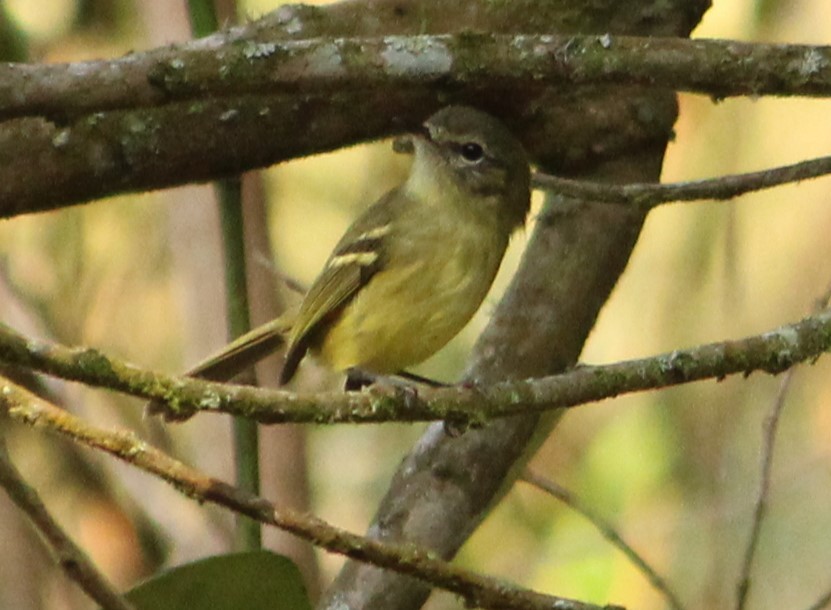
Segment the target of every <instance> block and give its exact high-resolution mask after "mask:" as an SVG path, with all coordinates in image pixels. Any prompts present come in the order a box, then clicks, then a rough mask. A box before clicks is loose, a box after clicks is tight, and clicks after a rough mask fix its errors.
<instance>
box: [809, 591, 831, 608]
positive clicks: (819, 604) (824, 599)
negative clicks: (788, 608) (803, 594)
mask: <svg viewBox="0 0 831 610" xmlns="http://www.w3.org/2000/svg"><path fill="white" fill-rule="evenodd" d="M829 604H831V590H829V591H827V592H826V593H825V595H823V596H821V597H820V598H819V599H818V600H817V601H815V602H814V603H813V604H811V605H810V606H809V607H808V610H822V609H823V608H826V607H828V605H829Z"/></svg>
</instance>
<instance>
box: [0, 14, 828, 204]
mask: <svg viewBox="0 0 831 610" xmlns="http://www.w3.org/2000/svg"><path fill="white" fill-rule="evenodd" d="M264 23H268V22H265V21H263V22H257V23H253V24H250V25H248V26H246V27H245V28H237V29H234V30H229V31H228V32H225V33H222V34H217V35H215V36H212V37H209V38H206V39H201V40H198V41H193V42H191V43H187V44H184V45H181V46H178V47H165V48H162V49H155V50H152V51H148V52H145V53H135V54H131V55H128V56H126V57H124V58H119V59H114V60H100V61H94V62H84V63H77V64H46V65H27V64H4V65H2V66H0V83H2V85H1V86H0V119H7V120H8V119H22V118H23V119H25V120H17V121H10V122H8V121H7V122H6V123H5V124H3V125H2V129H0V159H2V158H3V157H4V156H6V155H8V160H9V163H7V164H6V165H7V166H8V167H9V170H8V171H9V174H8V177H6V176H2V175H0V178H2V179H0V184H2V185H4V186H0V217H2V216H11V215H14V214H17V213H21V212H23V211H37V210H41V209H49V208H50V207H52V206H56V205H60V204H61V203H74V202H78V201H82V200H84V199H89V198H94V197H101V196H103V195H106V194H110V193H113V192H119V191H125V190H143V189H152V188H159V187H164V186H171V185H176V184H182V183H185V182H190V181H200V180H207V179H210V178H215V177H218V176H222V175H227V174H229V173H233V172H238V171H242V170H246V169H252V168H256V167H262V166H265V165H269V164H273V163H275V162H278V161H282V160H285V159H288V158H292V157H295V156H299V155H303V154H308V153H311V152H317V151H320V150H326V149H331V148H335V147H337V146H342V145H345V144H350V143H354V142H355V141H357V140H361V139H368V138H372V137H377V136H378V135H381V133H387V134H388V133H390V132H392V131H395V127H394V126H392V120H391V119H392V117H393V114H394V113H392V112H389V110H391V109H392V108H394V107H395V101H394V100H396V99H400V100H405V99H406V100H409V101H411V102H413V103H412V104H408V105H407V107H408V108H409V111H407V112H404V111H401V112H399V113H398V114H399V115H400V116H398V120H399V121H400V123H399V128H400V127H401V126H412V124H413V123H414V122H415V121H416V120H418V119H420V118H422V113H418V112H414V111H413V109H414V108H418V107H420V106H421V107H423V108H426V109H428V110H429V109H432V108H434V107H435V106H437V105H438V100H439V99H445V100H450V99H453V100H457V101H467V102H469V103H477V102H478V101H481V100H482V99H483V98H486V99H488V98H490V99H498V98H499V96H500V92H503V91H505V90H510V91H511V92H512V95H513V96H521V97H522V96H530V95H533V94H534V93H535V92H539V91H541V90H542V88H543V87H552V86H554V87H558V86H561V87H562V86H568V87H573V86H574V85H575V84H578V85H597V84H604V85H629V86H631V85H645V86H650V87H658V88H662V89H667V88H669V89H678V90H687V91H696V92H700V93H707V94H709V95H712V96H714V97H719V98H720V97H725V96H728V95H815V96H828V95H831V48H829V47H820V46H806V45H765V44H751V43H739V42H734V41H718V40H694V41H691V40H686V39H676V38H639V37H627V36H610V35H608V34H605V35H602V36H563V35H556V36H555V35H548V34H546V35H536V36H534V35H521V36H516V35H494V34H474V33H463V34H455V35H450V34H445V35H434V36H384V37H371V38H334V37H333V38H331V39H329V38H326V39H322V38H315V39H310V40H287V39H282V40H281V38H280V37H281V36H284V33H283V32H282V31H281V30H280V29H279V28H275V29H274V31H273V32H272V37H269V35H268V34H269V30H268V29H267V28H266V27H265V26H264V25H263V24H264ZM334 92H337V94H338V95H337V96H335V97H336V98H337V100H339V101H340V102H341V103H342V104H343V106H342V108H343V109H344V111H343V112H344V113H348V112H349V111H347V110H346V109H347V108H350V107H352V106H355V105H357V106H358V107H360V108H364V109H365V112H364V116H367V117H369V116H376V117H378V118H376V119H375V120H373V121H368V122H365V121H359V122H357V125H353V126H351V127H346V126H343V125H340V126H336V125H333V124H331V123H330V122H329V121H331V119H328V120H324V121H320V120H319V119H318V120H317V121H316V120H315V119H316V118H318V116H317V113H318V112H319V110H317V107H318V105H319V104H321V103H322V102H323V101H324V100H327V101H328V102H329V103H330V104H331V105H332V106H331V107H335V106H336V101H335V100H333V99H332V94H333V93H334ZM381 93H383V96H381V95H380V94H381ZM572 94H573V93H571V92H570V94H569V95H572ZM377 96H380V97H377ZM376 97H377V101H376V102H375V103H376V104H378V105H384V106H385V107H386V108H387V109H389V110H388V112H387V113H385V114H384V113H382V114H381V115H378V112H377V108H375V109H373V105H374V103H373V102H372V100H373V98H376ZM358 99H360V100H361V103H360V104H358V103H357V100H358ZM382 99H386V100H387V103H386V104H381V100H382ZM332 116H337V114H333V115H332ZM384 116H386V117H387V119H386V121H383V120H380V119H381V118H382V117H384ZM44 119H45V120H44ZM310 123H311V124H313V125H314V127H315V128H314V129H312V130H311V131H310V132H309V133H307V134H306V135H303V134H302V133H300V132H297V131H296V129H292V127H291V126H292V125H299V126H303V128H304V129H306V128H307V126H308V125H309V124H310ZM263 131H268V132H269V133H272V134H273V138H269V139H263V138H261V137H260V136H261V134H262V133H263ZM307 131H308V130H307ZM226 132H227V133H226ZM231 132H233V138H234V139H235V140H236V141H237V142H239V146H238V147H237V148H230V149H229V147H228V146H227V142H229V141H231V139H232V138H231V137H230V133H231ZM24 140H25V142H26V144H25V146H22V147H21V146H20V142H21V141H24ZM247 140H250V141H247ZM594 144H595V146H596V147H597V149H598V150H602V148H603V146H602V145H601V144H599V143H597V142H595V143H594ZM7 148H8V151H6V149H7ZM12 149H13V151H12ZM12 152H13V154H12ZM194 158H202V162H201V163H198V164H195V163H188V162H187V160H188V159H194ZM27 168H28V169H27ZM81 169H85V170H86V171H84V172H80V173H79V171H80V170H81ZM33 171H38V172H39V173H40V177H41V179H40V180H39V181H33V180H26V179H25V177H26V175H27V174H28V173H29V172H33ZM44 175H48V179H47V180H44V179H43V176H44ZM83 178H86V179H87V180H89V181H90V182H88V181H87V180H84V179H83ZM38 182H40V183H43V184H47V185H48V186H49V190H50V192H49V193H48V194H47V193H43V192H40V190H38V188H37V184H38ZM24 185H26V186H25V188H24Z"/></svg>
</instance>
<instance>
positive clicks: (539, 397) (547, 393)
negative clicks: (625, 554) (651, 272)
mask: <svg viewBox="0 0 831 610" xmlns="http://www.w3.org/2000/svg"><path fill="white" fill-rule="evenodd" d="M829 349H831V310H826V311H824V312H821V313H819V314H817V315H815V316H811V317H807V318H805V319H803V320H802V321H800V322H797V323H794V324H789V325H786V326H782V327H780V328H778V329H775V330H771V331H769V332H766V333H764V334H761V335H756V336H751V337H747V338H744V339H739V340H735V341H723V342H718V343H710V344H707V345H702V346H699V347H694V348H690V349H686V350H675V351H673V352H671V353H668V354H662V355H659V356H653V357H650V358H643V359H639V360H630V361H626V362H620V363H616V364H610V365H603V366H581V367H578V368H576V369H574V370H571V371H569V372H566V373H564V374H561V375H554V376H551V377H545V378H541V379H529V380H525V381H512V382H505V383H500V384H496V385H493V386H490V387H480V388H477V387H474V388H467V387H451V388H441V389H422V390H419V392H418V393H417V394H414V393H412V392H407V391H400V390H397V389H393V390H390V389H387V388H384V387H377V388H375V387H373V388H370V389H369V390H368V391H364V392H327V393H320V394H309V395H303V394H297V393H294V392H289V391H281V390H270V389H264V388H253V387H248V386H235V385H227V384H220V383H213V382H207V381H203V380H199V379H191V378H181V377H172V376H169V375H164V374H161V373H154V372H152V371H147V370H143V369H140V368H137V367H135V366H132V365H130V364H127V363H124V362H122V361H120V360H118V359H115V358H112V357H109V356H106V355H104V354H102V353H101V352H99V351H97V350H93V349H88V348H69V347H65V346H61V345H56V344H47V343H42V342H39V341H34V340H31V339H26V338H24V337H22V336H20V335H19V334H17V333H16V332H14V331H13V330H11V329H10V328H9V327H7V326H5V325H0V361H2V362H5V363H7V364H12V365H17V366H22V367H27V368H31V369H33V370H37V371H41V372H43V373H47V374H50V375H55V376H57V377H62V378H64V379H69V380H73V381H80V382H82V383H86V384H88V385H92V386H99V387H104V388H109V389H111V390H116V391H119V392H124V393H127V394H132V395H133V396H139V397H142V398H147V399H156V400H160V401H162V402H165V403H168V407H167V409H168V410H167V411H166V416H167V417H169V418H170V419H173V420H176V419H186V418H188V417H190V416H191V415H193V414H194V413H195V412H196V411H207V412H213V413H228V414H232V415H235V416H241V417H248V418H250V419H252V420H255V421H258V422H260V423H263V424H275V423H288V422H291V423H300V422H307V423H319V424H321V423H325V424H333V423H344V422H349V423H377V422H387V421H409V422H413V421H431V420H449V421H454V422H459V423H461V424H468V425H477V424H481V423H483V422H484V421H486V420H488V419H491V418H496V417H507V416H511V415H520V414H528V413H533V412H540V411H546V410H551V409H555V408H565V407H574V406H576V405H580V404H584V403H587V402H593V401H598V400H602V399H605V398H611V397H613V396H617V395H619V394H623V393H629V392H636V391H642V390H649V389H657V388H662V387H668V386H673V385H678V384H682V383H689V382H692V381H699V380H702V379H713V378H714V379H719V380H720V379H723V378H725V377H727V376H728V375H735V374H743V375H745V376H746V375H749V374H750V373H752V372H754V371H765V372H767V373H771V374H777V373H781V372H783V371H785V370H787V369H789V368H791V367H792V366H794V365H795V364H798V363H800V362H805V361H811V360H815V359H816V358H818V357H819V356H821V355H822V354H823V353H825V352H826V351H828V350H829Z"/></svg>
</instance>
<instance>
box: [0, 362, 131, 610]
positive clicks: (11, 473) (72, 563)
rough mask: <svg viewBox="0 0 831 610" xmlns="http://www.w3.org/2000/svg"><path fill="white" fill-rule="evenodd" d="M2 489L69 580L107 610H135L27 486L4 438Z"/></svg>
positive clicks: (0, 398) (1, 445) (0, 444)
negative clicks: (54, 557) (52, 554)
mask: <svg viewBox="0 0 831 610" xmlns="http://www.w3.org/2000/svg"><path fill="white" fill-rule="evenodd" d="M10 383H11V382H9V381H8V380H6V378H5V377H0V384H3V387H4V388H5V387H7V386H8V384H10ZM32 396H34V395H32ZM5 400H6V398H5V396H0V403H3V402H4V401H5ZM54 408H57V407H54ZM0 486H1V487H3V488H4V489H5V490H6V493H7V494H8V495H9V498H11V500H12V501H13V502H14V503H15V504H16V505H17V507H18V508H19V509H20V510H21V511H23V513H24V514H25V515H26V516H27V517H28V518H29V520H30V521H31V522H32V525H34V526H35V528H36V529H37V530H38V532H40V533H41V535H42V536H43V539H44V540H45V541H46V542H47V543H48V545H49V547H50V548H51V550H52V551H53V552H54V554H55V556H56V558H57V561H58V565H60V566H61V569H62V570H63V571H64V573H65V574H66V575H67V577H68V578H69V579H70V580H73V581H74V582H76V583H77V584H78V586H79V587H81V589H83V590H84V592H85V593H86V594H87V595H89V596H90V597H91V598H92V599H93V600H94V601H95V602H97V603H98V604H100V605H101V607H102V608H104V610H134V608H133V605H132V604H130V603H129V602H128V601H127V600H125V599H124V598H123V597H121V596H120V595H119V594H118V592H117V591H116V590H115V588H114V587H113V586H112V584H110V583H109V582H108V581H107V579H106V577H105V576H104V575H103V574H102V573H101V572H99V571H98V568H96V567H95V564H93V563H92V561H90V559H89V557H87V555H86V553H84V551H83V550H82V549H81V548H80V547H78V546H77V545H76V544H75V543H74V542H73V541H72V539H71V538H70V537H69V536H68V535H67V533H66V532H64V531H63V529H61V526H60V525H58V523H57V522H56V521H55V520H54V519H53V518H52V515H50V514H49V511H47V510H46V507H45V506H44V504H43V501H41V499H40V497H39V496H38V494H37V492H36V491H35V490H34V489H32V487H30V486H29V485H28V484H27V483H26V481H25V480H24V479H23V477H22V476H21V475H20V472H19V471H18V470H17V468H16V467H15V465H14V464H13V463H12V461H11V458H10V457H9V453H8V451H7V449H6V441H5V439H4V438H3V436H2V435H0ZM6 559H7V560H8V559H10V558H8V557H7V558H6Z"/></svg>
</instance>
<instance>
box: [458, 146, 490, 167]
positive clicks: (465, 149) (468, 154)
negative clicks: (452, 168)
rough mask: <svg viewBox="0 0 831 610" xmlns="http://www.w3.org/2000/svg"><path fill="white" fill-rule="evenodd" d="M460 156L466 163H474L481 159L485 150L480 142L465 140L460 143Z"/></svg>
mask: <svg viewBox="0 0 831 610" xmlns="http://www.w3.org/2000/svg"><path fill="white" fill-rule="evenodd" d="M461 151H462V158H463V159H464V160H465V161H467V162H468V163H476V162H477V161H481V160H482V158H483V157H484V156H485V151H484V150H483V149H482V146H481V145H480V144H477V143H476V142H465V143H464V144H462V148H461Z"/></svg>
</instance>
